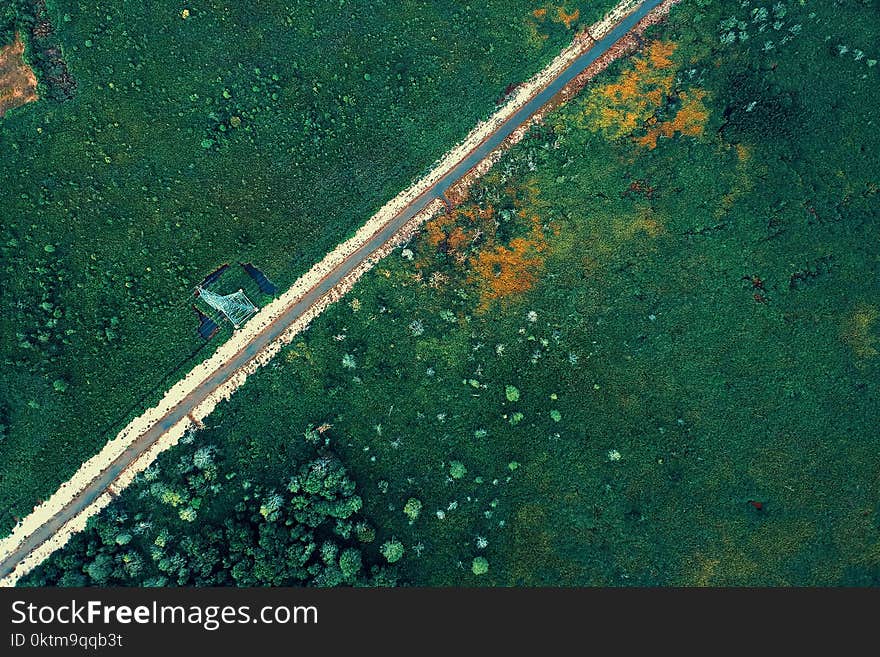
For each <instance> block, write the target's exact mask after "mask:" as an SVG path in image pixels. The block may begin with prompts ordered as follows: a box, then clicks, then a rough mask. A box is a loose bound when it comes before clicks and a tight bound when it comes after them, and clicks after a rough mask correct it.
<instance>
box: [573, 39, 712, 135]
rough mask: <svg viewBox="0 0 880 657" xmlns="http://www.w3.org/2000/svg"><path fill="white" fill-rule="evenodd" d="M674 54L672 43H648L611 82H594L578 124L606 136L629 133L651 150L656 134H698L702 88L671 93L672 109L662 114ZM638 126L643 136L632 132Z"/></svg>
mask: <svg viewBox="0 0 880 657" xmlns="http://www.w3.org/2000/svg"><path fill="white" fill-rule="evenodd" d="M674 53H675V44H674V43H671V42H668V41H654V42H652V43H651V44H649V45H648V47H647V49H646V50H645V52H644V53H643V54H641V55H639V56H638V57H635V58H634V59H633V61H632V66H631V67H630V68H629V69H627V70H625V71H624V72H623V73H621V74H620V77H619V78H618V79H617V80H616V81H614V82H610V83H607V84H603V85H600V86H598V87H597V88H596V89H595V91H594V93H592V94H590V95H589V96H588V97H587V99H586V101H585V102H584V104H583V111H582V113H581V114H580V115H579V116H578V117H576V118H577V121H578V123H579V124H581V125H582V127H585V128H588V129H590V130H592V131H594V132H602V133H604V134H605V135H606V136H608V137H609V138H610V139H620V138H622V137H632V138H633V140H634V141H635V142H636V143H637V144H639V145H640V146H647V147H648V148H652V149H653V148H656V146H657V142H658V140H659V139H660V137H674V136H675V135H677V134H681V135H687V136H691V137H700V136H702V134H703V130H704V129H705V126H706V122H707V121H708V119H709V111H708V109H707V108H706V105H705V104H704V102H703V101H704V99H705V97H706V92H705V91H703V90H702V89H689V90H686V91H680V92H677V95H678V100H679V101H680V106H679V108H678V110H677V111H675V112H674V113H673V114H670V115H664V112H665V111H667V109H668V105H669V104H670V101H671V100H672V99H673V96H674V95H675V94H676V89H675V74H676V64H675V61H674V58H673V56H674ZM642 130H644V131H645V134H644V135H638V136H636V135H635V134H634V133H639V132H641V131H642Z"/></svg>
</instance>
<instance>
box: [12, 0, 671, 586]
mask: <svg viewBox="0 0 880 657" xmlns="http://www.w3.org/2000/svg"><path fill="white" fill-rule="evenodd" d="M662 1H663V0H646V1H645V2H643V3H642V5H641V6H640V7H639V8H638V9H637V10H635V11H634V12H633V13H632V14H630V15H629V16H627V17H626V18H625V19H623V21H621V22H620V23H619V24H618V25H617V26H616V27H615V28H614V29H613V30H612V31H611V32H610V33H609V34H608V35H607V36H606V37H605V38H603V39H602V40H600V41H598V42H596V44H595V45H594V46H593V47H592V48H591V49H590V50H589V51H587V52H585V53H584V54H582V55H581V56H580V57H578V58H577V59H576V60H575V61H574V62H572V64H571V65H570V66H569V67H568V68H567V69H565V70H564V71H562V73H560V74H559V76H557V77H556V78H555V79H554V80H553V81H552V82H550V83H549V84H548V85H547V86H546V87H544V89H542V90H541V91H540V92H538V93H537V94H536V95H535V96H534V97H533V98H532V99H531V100H530V101H528V102H527V103H526V104H525V105H524V106H523V107H521V108H520V109H519V110H518V111H517V112H516V113H515V114H513V115H512V116H510V117H509V118H508V119H507V121H505V122H504V123H502V124H501V125H500V126H499V127H498V128H497V129H496V130H495V132H493V133H492V134H491V135H489V136H488V137H487V138H486V139H485V140H484V141H483V142H482V143H481V144H479V145H478V146H477V147H476V148H475V149H474V150H473V151H471V152H470V153H469V154H468V155H467V156H465V157H464V159H462V161H461V162H460V163H459V164H458V165H456V166H455V167H454V168H453V169H452V170H451V171H449V172H448V173H447V174H446V175H445V176H443V177H442V178H441V179H440V180H438V181H437V182H435V183H434V185H433V186H431V187H430V188H429V189H427V190H425V192H423V193H422V194H421V196H419V197H418V198H416V199H415V200H414V201H413V202H412V203H410V204H409V206H407V207H406V208H404V209H403V210H401V211H400V213H399V214H398V215H397V216H395V217H394V218H393V219H392V220H391V221H389V222H388V224H386V225H385V227H384V228H382V229H381V230H379V231H378V232H377V233H376V234H375V235H373V237H372V238H370V239H369V240H368V241H367V242H366V243H365V244H364V245H363V246H361V248H359V249H358V250H357V251H355V252H354V253H352V254H351V255H350V256H349V257H348V258H347V259H346V260H345V261H344V262H342V263H340V264H339V265H338V266H337V267H336V269H334V270H332V271H331V272H330V273H329V274H328V275H327V276H325V277H324V278H323V279H322V280H321V281H320V282H319V283H318V284H317V285H316V286H315V287H313V288H312V289H311V290H309V291H308V293H306V294H305V295H304V296H303V297H302V298H301V299H300V300H299V301H297V302H296V303H295V304H293V305H292V306H291V307H290V308H288V309H287V311H286V312H285V313H284V314H283V315H281V316H280V317H279V318H278V319H276V320H275V321H274V322H272V323H271V324H269V325H268V326H267V327H266V328H265V330H263V331H262V332H261V333H260V334H258V335H257V336H255V337H254V339H253V340H252V341H251V342H250V343H249V344H248V345H247V346H246V347H244V348H243V349H242V350H241V351H240V352H238V354H236V355H235V356H234V357H233V358H231V359H230V360H229V361H228V362H227V363H226V364H225V365H223V366H222V367H220V368H219V369H218V370H217V371H216V372H215V373H214V374H213V375H212V376H211V377H210V378H209V379H207V380H206V381H204V382H203V383H202V384H201V385H200V386H199V387H198V388H196V389H195V390H193V392H192V393H190V394H189V395H188V396H187V397H185V398H184V399H182V400H181V401H180V402H179V403H178V404H177V406H175V407H174V408H173V409H171V410H170V411H169V412H168V413H167V414H166V415H165V416H164V417H163V418H162V419H161V420H159V421H158V422H156V424H155V425H153V426H152V427H151V428H150V429H148V430H147V431H146V432H144V433H143V434H141V436H139V437H138V438H137V439H136V440H135V441H134V442H133V443H132V444H131V445H130V446H129V447H128V448H127V449H126V450H125V451H124V452H123V453H122V454H121V455H120V456H119V457H118V458H117V459H116V460H115V461H113V462H112V463H111V464H110V465H109V466H108V467H107V469H106V470H104V471H103V472H101V474H100V475H99V476H98V477H96V478H95V479H94V480H93V481H92V482H91V483H90V484H89V485H88V486H87V487H86V488H85V489H84V490H83V491H82V492H80V493H79V494H78V495H77V496H76V497H75V498H74V499H73V500H71V501H70V503H68V504H67V506H65V507H64V508H63V509H62V510H61V511H59V512H58V513H57V514H56V515H54V516H53V517H52V518H50V519H49V520H47V521H46V522H45V523H44V524H43V525H41V526H40V527H39V528H37V530H36V531H34V532H33V533H32V534H30V535H29V536H27V537H26V538H25V539H24V540H23V541H22V543H21V545H19V546H18V547H17V548H16V549H15V550H14V551H13V552H12V553H11V554H10V555H9V556H8V557H6V559H4V561H3V562H2V564H0V578H3V577H6V576H7V575H8V574H9V573H11V572H12V571H13V570H14V569H15V567H16V565H17V564H18V563H19V562H20V561H21V560H22V559H24V558H25V557H26V556H27V555H28V554H30V553H31V552H32V551H33V550H35V549H36V548H37V547H39V546H40V545H42V544H43V543H45V542H46V541H47V540H49V539H50V538H51V537H52V536H53V535H54V534H55V532H57V531H58V530H59V529H61V527H62V526H64V524H65V523H67V522H68V521H69V520H71V519H73V518H75V517H76V516H77V515H79V514H80V513H81V512H82V511H83V510H85V509H86V508H88V506H89V505H90V504H91V503H92V502H94V501H95V499H97V498H98V497H99V496H100V495H101V494H102V493H103V492H104V491H106V490H107V488H108V486H110V484H112V483H113V481H115V480H116V478H117V477H118V476H119V474H120V473H121V472H122V471H123V470H125V468H127V467H128V466H129V465H131V464H132V463H133V462H134V461H135V460H137V458H138V457H140V456H141V455H142V454H143V453H144V452H146V451H147V450H148V449H149V448H150V447H152V446H153V445H154V444H155V443H156V441H158V440H159V438H160V437H161V436H162V435H163V434H164V433H165V432H166V431H168V430H169V429H171V427H173V426H174V425H175V424H177V423H178V422H179V421H180V420H182V419H183V418H185V417H186V416H187V415H188V414H189V413H191V412H192V411H193V410H194V409H195V408H196V407H198V406H199V404H201V403H202V402H203V401H204V400H205V399H206V398H207V397H208V396H209V395H210V394H211V392H213V391H214V390H215V389H216V388H217V387H219V386H220V385H221V384H223V383H224V382H225V381H226V380H227V379H228V378H229V377H230V376H232V374H233V373H235V372H236V371H237V370H239V369H240V368H241V367H242V366H244V365H246V364H247V363H248V362H249V361H251V360H252V359H253V358H254V357H255V356H256V355H257V354H258V353H259V352H260V351H261V350H262V349H263V348H264V347H266V346H267V345H268V344H270V343H271V342H273V341H274V340H276V339H277V338H278V337H279V336H280V335H281V334H282V333H283V332H284V331H285V330H286V329H287V328H288V327H289V326H290V325H291V324H292V323H293V322H294V321H296V320H297V319H298V318H299V317H300V316H301V315H302V314H303V313H304V312H305V311H306V310H307V309H309V308H310V307H311V306H312V305H313V304H314V303H315V302H317V301H318V300H319V299H321V297H323V296H324V295H325V294H327V293H328V292H329V291H330V290H332V289H333V288H334V287H335V286H336V285H337V284H338V283H339V282H340V281H341V280H342V279H343V278H345V277H346V276H347V275H348V274H350V273H351V272H352V271H353V270H354V269H355V268H357V267H358V265H360V264H361V263H362V262H363V261H364V260H366V259H367V258H368V257H369V256H370V255H371V254H372V253H374V252H375V251H376V250H377V249H379V248H381V247H382V246H383V245H384V244H385V243H386V242H388V241H389V240H391V238H392V237H394V235H395V234H396V233H397V232H398V231H399V230H400V229H401V228H402V227H403V226H404V225H405V224H406V223H407V222H408V221H409V220H410V219H412V218H413V217H414V216H415V215H416V214H417V213H418V212H420V211H421V210H423V209H424V208H425V206H426V205H428V204H429V203H431V202H432V201H434V200H436V199H441V200H442V199H443V198H444V195H445V193H446V191H447V190H448V189H449V187H450V186H451V185H453V184H454V183H455V182H457V181H458V180H459V179H461V178H462V177H463V176H464V175H465V174H466V173H467V172H468V171H470V170H471V169H472V168H473V167H474V166H476V165H477V164H479V162H480V161H482V160H483V159H484V158H485V157H486V156H488V155H489V154H490V153H491V152H492V151H493V150H495V149H496V148H497V147H498V146H500V145H501V144H502V142H503V141H504V140H505V139H506V138H507V137H509V136H510V135H511V134H512V133H513V132H514V131H515V130H516V129H517V128H519V127H520V126H522V125H523V124H524V123H525V122H526V121H528V119H529V117H531V116H532V115H533V114H534V113H535V112H537V111H538V110H539V109H541V107H543V106H544V105H545V104H547V102H549V101H550V99H552V98H553V96H555V95H556V94H557V93H558V92H559V91H561V90H562V89H563V88H564V87H565V85H567V84H568V83H569V82H571V81H572V80H573V79H574V78H575V77H577V75H578V74H580V73H581V72H582V71H583V70H584V69H586V68H587V67H588V66H589V65H590V64H592V63H593V62H594V61H596V60H597V59H598V58H599V57H601V56H602V55H603V54H605V52H607V51H608V49H609V48H611V46H613V45H614V44H615V43H616V42H617V41H619V40H620V39H621V37H623V36H624V35H626V34H627V33H628V32H629V31H630V30H631V29H632V28H633V27H634V26H635V25H636V24H637V23H638V22H639V21H640V20H641V19H642V18H644V16H645V15H646V14H647V13H648V12H649V11H650V10H651V9H653V8H654V7H656V6H657V5H659V4H661V2H662Z"/></svg>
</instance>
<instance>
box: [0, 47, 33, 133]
mask: <svg viewBox="0 0 880 657" xmlns="http://www.w3.org/2000/svg"><path fill="white" fill-rule="evenodd" d="M23 55H24V42H23V41H22V40H21V37H20V36H19V35H17V34H16V36H15V41H13V42H12V43H11V44H9V45H8V46H4V47H3V48H0V117H2V116H3V115H4V114H5V113H6V110H9V109H12V108H13V107H20V106H22V105H24V104H26V103H30V102H32V101H35V100H37V77H36V76H35V75H34V72H33V70H32V69H31V67H30V66H28V65H27V64H26V63H25V61H24V57H23Z"/></svg>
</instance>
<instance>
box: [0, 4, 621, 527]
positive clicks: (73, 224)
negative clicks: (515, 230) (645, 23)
mask: <svg viewBox="0 0 880 657" xmlns="http://www.w3.org/2000/svg"><path fill="white" fill-rule="evenodd" d="M612 5H613V2H611V1H610V0H608V1H605V0H602V1H598V0H596V1H591V2H573V3H566V4H565V6H564V7H563V9H564V11H563V12H562V13H561V14H560V13H559V12H557V11H556V8H555V6H554V7H552V9H553V11H551V12H550V13H548V14H546V15H543V16H541V17H536V16H534V15H533V13H532V12H533V11H534V10H535V9H536V8H537V7H539V5H538V4H537V3H536V2H534V1H532V0H515V1H510V0H504V1H497V0H493V1H490V2H480V3H470V4H465V3H459V2H435V1H431V2H427V1H408V2H386V1H384V0H371V1H367V0H339V1H335V2H332V3H327V2H314V1H309V2H305V1H296V0H271V1H266V2H259V3H231V4H230V3H220V2H211V1H208V2H197V3H180V2H169V1H165V0H163V1H161V2H150V3H109V4H108V3H100V2H69V1H66V0H48V2H47V3H45V5H44V3H43V2H42V0H15V1H14V2H9V3H3V7H2V8H0V42H3V41H11V40H12V38H13V34H14V33H15V32H16V31H18V32H20V33H22V34H23V35H25V40H26V42H27V48H28V49H27V51H26V53H25V55H26V58H27V59H28V61H31V62H35V68H36V69H37V71H38V78H39V79H40V96H41V98H42V99H43V100H42V102H39V103H31V104H29V105H28V106H27V107H26V108H21V109H17V110H13V111H10V112H9V113H8V114H7V115H6V116H5V117H4V119H3V120H2V122H0V180H2V181H3V184H2V185H0V225H2V229H0V249H2V263H3V270H2V271H3V273H2V286H0V304H2V307H3V308H4V310H3V313H2V331H0V350H2V353H3V359H4V365H3V368H2V374H0V391H2V393H0V423H2V425H3V432H2V440H0V462H2V464H3V465H2V468H0V533H4V532H6V531H7V530H8V529H9V527H10V526H11V525H12V524H13V520H14V518H15V517H17V516H22V515H24V514H26V513H27V512H29V511H30V509H31V508H32V506H33V505H34V503H35V502H36V501H37V499H38V498H40V497H45V496H47V495H48V494H50V493H51V492H52V491H53V490H54V489H55V488H56V487H57V486H58V484H59V483H60V482H62V481H64V480H65V479H67V478H68V477H69V476H70V475H71V474H72V473H73V472H74V471H75V470H76V468H77V466H78V465H79V464H80V463H81V462H82V461H83V460H85V459H87V458H88V457H90V456H91V455H93V454H94V453H95V452H96V451H97V450H98V449H99V448H100V447H101V446H102V445H103V444H104V442H105V441H106V440H107V439H108V438H109V437H111V436H113V435H114V434H115V432H116V431H117V430H118V429H119V428H121V426H123V425H124V421H125V420H126V419H127V418H128V417H130V416H132V415H133V414H136V413H137V412H138V411H139V410H140V409H142V408H143V407H144V405H145V404H146V405H150V404H151V402H152V401H154V400H155V399H156V398H157V397H158V396H159V395H160V394H161V392H163V391H164V389H166V388H167V387H168V386H169V385H170V384H171V383H173V382H174V381H175V380H176V379H177V378H179V377H180V376H182V374H184V373H185V372H186V371H188V369H189V368H190V367H191V366H192V365H193V364H194V363H195V362H196V361H197V360H198V359H200V358H203V357H204V356H206V355H207V352H208V351H210V350H212V349H213V348H214V346H216V342H215V343H212V344H210V345H209V346H207V347H204V345H203V344H202V342H201V340H200V338H199V337H198V336H197V334H196V327H197V320H196V316H195V314H194V313H193V312H192V310H191V308H190V307H189V306H190V304H191V303H192V299H191V297H190V295H191V293H192V289H193V286H194V285H195V284H197V283H198V282H199V281H201V280H202V278H203V277H204V276H205V275H207V274H208V273H209V272H211V271H212V270H214V269H215V268H216V267H218V266H219V265H221V264H222V263H224V262H232V263H235V262H236V261H244V262H253V263H254V264H255V265H256V266H258V267H260V268H261V269H262V270H263V271H264V272H266V274H267V275H268V276H269V277H270V278H271V279H272V280H273V281H274V282H275V283H277V284H278V285H279V286H281V287H282V288H283V287H285V286H287V285H289V284H290V283H291V282H292V281H293V280H295V278H296V277H297V276H298V275H299V274H301V273H303V272H304V271H305V270H306V269H308V267H309V266H311V264H313V263H314V262H315V261H317V260H319V259H320V257H321V256H322V255H323V254H324V253H325V252H326V251H327V250H329V249H331V248H333V247H334V246H335V245H336V244H337V243H339V242H340V241H341V240H342V239H343V238H344V237H345V236H347V235H348V234H350V233H351V232H353V230H354V229H355V228H356V227H357V226H358V225H360V224H361V223H362V222H363V221H365V220H366V219H367V218H368V217H369V216H370V214H372V212H373V211H374V210H376V209H377V208H378V207H380V206H381V205H382V204H383V203H384V202H386V201H387V200H388V199H390V198H392V197H393V196H394V195H395V194H397V193H398V192H399V191H400V190H401V189H403V188H404V187H406V185H408V184H409V182H410V180H411V179H413V178H414V177H416V176H417V175H418V174H420V173H421V172H423V171H424V170H425V169H426V168H427V167H428V166H429V165H430V164H431V163H432V162H433V161H434V160H435V159H436V158H437V157H439V156H440V155H442V154H443V153H444V152H445V151H446V150H447V149H449V148H450V147H451V146H452V145H453V144H454V143H455V142H456V141H458V140H459V139H461V138H462V137H463V136H464V135H465V134H466V133H467V132H468V130H469V129H470V128H471V127H472V126H473V125H474V123H475V122H476V121H477V120H478V119H479V118H481V117H485V116H486V115H488V114H489V113H490V112H491V111H492V109H493V107H494V104H495V102H496V101H497V100H499V97H500V96H501V95H502V94H503V93H504V91H505V89H506V88H507V87H509V86H510V85H512V84H514V83H517V82H520V81H522V80H524V79H526V78H528V77H529V76H530V75H531V74H532V73H534V72H536V71H538V70H539V69H540V68H541V67H542V65H544V64H545V63H546V62H547V61H549V59H551V58H552V57H553V56H554V55H555V54H556V53H557V52H558V51H559V49H560V48H561V47H562V46H563V45H564V44H565V43H567V42H569V41H570V39H571V37H572V34H573V32H574V30H576V29H577V27H578V25H580V24H583V23H585V22H590V21H593V20H595V19H596V18H598V17H599V16H600V15H601V14H602V12H604V11H605V10H606V9H608V8H609V7H610V6H612ZM547 7H550V5H547ZM575 13H576V14H577V16H575V18H572V15H573V14H575ZM62 101H63V102H62ZM221 291H222V290H221ZM227 330H228V329H227ZM225 335H228V333H226V334H225ZM223 336H224V333H221V334H220V335H219V336H218V337H217V338H215V340H220V339H222V338H223Z"/></svg>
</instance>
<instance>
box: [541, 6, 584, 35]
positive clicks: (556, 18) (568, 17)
mask: <svg viewBox="0 0 880 657" xmlns="http://www.w3.org/2000/svg"><path fill="white" fill-rule="evenodd" d="M550 12H552V13H550ZM548 14H550V16H552V20H553V22H554V23H562V24H563V25H565V29H567V30H570V29H571V28H572V27H573V26H574V24H575V23H577V20H578V19H579V18H580V17H581V10H580V9H578V8H577V7H575V9H574V11H572V12H571V13H569V12H567V11H565V6H564V5H552V4H547V5H544V6H543V7H539V8H538V9H535V10H534V11H533V12H532V16H533V17H535V18H536V19H538V21H539V22H541V23H543V22H544V21H545V20H546V19H547V15H548ZM532 25H533V26H534V23H532ZM543 36H546V35H543Z"/></svg>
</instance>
